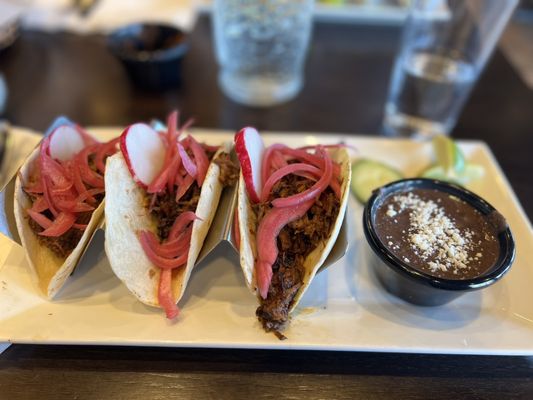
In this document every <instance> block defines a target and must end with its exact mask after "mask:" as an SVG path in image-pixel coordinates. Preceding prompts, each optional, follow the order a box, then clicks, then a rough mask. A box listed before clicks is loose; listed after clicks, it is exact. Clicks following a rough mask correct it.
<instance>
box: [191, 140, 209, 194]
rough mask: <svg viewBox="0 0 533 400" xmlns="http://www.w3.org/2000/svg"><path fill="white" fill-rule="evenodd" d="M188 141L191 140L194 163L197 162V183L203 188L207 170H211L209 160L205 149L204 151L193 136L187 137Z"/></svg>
mask: <svg viewBox="0 0 533 400" xmlns="http://www.w3.org/2000/svg"><path fill="white" fill-rule="evenodd" d="M187 139H189V148H190V149H191V150H192V153H193V155H194V161H196V167H197V176H196V183H197V184H198V186H202V184H203V183H204V179H205V176H206V174H207V169H208V168H209V159H208V158H207V155H206V154H205V151H204V149H202V146H200V143H198V142H197V141H196V140H195V139H194V138H193V137H192V136H189V137H187Z"/></svg>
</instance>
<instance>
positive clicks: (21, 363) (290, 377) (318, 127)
mask: <svg viewBox="0 0 533 400" xmlns="http://www.w3.org/2000/svg"><path fill="white" fill-rule="evenodd" d="M397 39H398V29H397V28H394V27H377V26H353V25H335V24H327V23H320V24H318V25H317V26H316V29H315V31H314V37H313V43H312V46H311V51H310V55H309V59H308V63H307V70H306V85H305V88H304V90H303V91H302V93H301V94H300V96H299V97H298V98H297V99H295V100H294V101H292V102H290V103H287V104H285V105H281V106H278V107H274V108H271V109H266V110H263V109H254V108H247V107H242V106H239V105H237V104H234V103H232V102H231V101H230V100H228V99H226V98H225V97H224V96H223V95H222V94H221V93H220V91H219V89H218V87H217V84H216V73H217V68H216V64H215V60H214V57H213V48H212V41H211V33H210V27H209V21H208V20H207V19H206V18H202V19H200V21H199V23H198V25H197V27H196V29H195V30H194V32H193V33H192V35H191V38H190V41H191V48H190V52H189V53H188V55H187V57H186V58H185V60H184V65H183V76H184V83H183V85H182V87H181V88H180V89H179V90H169V91H168V92H165V93H152V94H150V93H143V92H140V91H138V90H136V89H135V88H134V86H132V84H131V83H130V82H129V80H128V78H127V77H126V74H125V72H124V70H123V69H122V66H121V64H120V63H119V62H118V61H117V60H116V59H115V58H114V57H113V56H112V55H111V54H109V52H108V51H107V49H106V47H105V40H104V38H102V37H99V36H84V37H80V36H75V35H69V34H46V33H42V32H29V31H26V32H23V33H22V37H21V38H20V40H19V41H18V42H17V43H16V44H15V45H14V46H13V47H12V48H11V49H9V50H8V51H7V52H5V53H4V54H1V55H0V71H1V72H2V73H4V75H5V77H6V80H7V84H8V87H9V99H8V105H7V110H6V115H5V117H7V118H8V119H9V120H10V121H12V122H13V123H14V124H17V125H24V126H29V127H31V128H35V129H39V130H42V129H44V128H45V127H46V126H47V125H48V124H49V123H50V121H52V120H53V118H55V117H56V116H57V115H58V114H66V115H68V116H69V117H71V118H72V119H74V120H76V121H78V122H79V123H81V124H83V125H122V126H123V125H126V124H129V123H131V122H133V121H139V120H148V119H150V118H152V117H159V118H163V117H164V116H165V115H166V114H167V112H168V111H169V110H172V109H174V108H179V109H180V110H181V111H182V113H183V115H185V116H194V117H195V118H196V121H197V125H198V126H202V127H211V128H224V129H238V128H239V127H242V126H243V125H246V124H253V125H255V126H257V127H258V128H259V129H270V130H287V131H308V132H313V131H316V132H327V133H335V132H338V133H354V134H355V133H366V134H376V133H377V132H379V130H380V124H381V119H382V110H383V104H384V99H385V96H386V91H387V85H388V77H389V72H390V68H391V62H392V59H393V56H394V50H395V47H396V44H397ZM532 104H533V92H532V91H530V90H528V89H527V88H526V87H525V86H524V84H523V83H522V82H521V81H520V79H519V78H518V76H517V75H516V74H515V72H514V71H513V70H512V67H511V66H510V65H509V64H508V63H507V61H506V60H505V58H504V57H503V56H502V55H501V54H500V53H496V54H495V56H494V57H493V59H492V61H491V63H490V64H489V66H488V68H487V69H486V71H485V73H484V74H483V76H482V78H481V79H480V81H479V83H478V85H477V87H476V88H475V90H474V92H473V94H472V97H471V99H470V101H469V102H468V104H467V105H466V107H465V109H464V112H463V114H462V116H461V119H460V121H459V123H458V125H457V127H456V129H455V130H454V132H453V136H454V137H456V138H472V139H481V140H485V141H486V142H487V143H488V144H489V145H490V147H491V149H492V150H493V151H494V153H495V155H496V157H497V159H498V161H499V162H500V165H501V166H502V168H503V170H504V172H505V173H506V175H507V177H508V178H509V180H510V182H511V184H512V186H513V188H514V189H515V191H516V193H517V195H518V197H519V199H520V200H521V202H522V204H523V206H524V208H525V210H526V212H527V214H528V215H529V217H530V218H531V217H532V216H533V185H532V184H531V182H532V180H531V176H530V175H531V174H532V173H533V157H532V156H531V154H530V153H531V151H532V149H533V109H532ZM532 340H533V337H532ZM532 377H533V359H531V358H528V357H493V356H490V357H489V356H485V357H483V356H475V357H474V356H453V355H442V356H439V355H408V354H406V355H404V354H373V353H343V352H313V351H297V352H296V351H257V350H256V351H253V350H212V349H201V350H198V349H159V348H119V347H82V346H30V345H14V346H12V347H11V348H9V349H8V350H6V352H5V353H4V354H3V355H1V356H0V398H6V399H28V398H38V399H59V398H72V399H108V398H123V399H143V400H146V399H152V398H154V399H174V398H176V399H178V398H179V399H188V398H194V399H199V398H216V399H219V398H221V399H226V398H227V399H233V398H272V399H290V398H309V399H329V398H338V399H354V398H361V399H381V398H383V399H390V398H409V399H415V398H419V399H426V398H443V399H444V398H445V399H450V398H472V399H479V398H498V399H500V398H509V397H517V398H531V396H532V393H533V379H532Z"/></svg>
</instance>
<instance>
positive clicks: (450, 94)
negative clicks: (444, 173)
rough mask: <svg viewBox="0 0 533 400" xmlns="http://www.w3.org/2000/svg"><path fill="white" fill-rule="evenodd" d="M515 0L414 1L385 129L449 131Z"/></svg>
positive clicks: (423, 133)
mask: <svg viewBox="0 0 533 400" xmlns="http://www.w3.org/2000/svg"><path fill="white" fill-rule="evenodd" d="M517 3H518V0H414V1H413V3H412V6H411V10H410V13H409V16H408V18H407V21H406V23H405V26H404V31H403V36H402V41H401V46H400V49H399V51H398V54H397V56H396V61H395V64H394V68H393V72H392V76H391V81H390V86H389V95H388V98H387V102H386V105H385V119H384V133H385V134H387V135H393V136H409V137H418V138H428V137H432V136H434V135H435V134H439V133H440V134H449V133H450V131H451V130H452V129H453V127H454V125H455V123H456V121H457V118H458V116H459V113H460V112H461V109H462V107H463V105H464V103H465V101H466V99H467V98H468V95H469V93H470V91H471V89H472V87H473V85H474V83H475V81H476V80H477V78H478V76H479V74H480V72H481V70H482V69H483V67H484V66H485V64H486V62H487V59H488V58H489V56H490V54H491V53H492V51H493V49H494V47H495V45H496V43H497V41H498V39H499V37H500V35H501V33H502V31H503V29H504V27H505V25H506V24H507V22H508V20H509V18H510V16H511V14H512V12H513V10H514V8H515V7H516V5H517Z"/></svg>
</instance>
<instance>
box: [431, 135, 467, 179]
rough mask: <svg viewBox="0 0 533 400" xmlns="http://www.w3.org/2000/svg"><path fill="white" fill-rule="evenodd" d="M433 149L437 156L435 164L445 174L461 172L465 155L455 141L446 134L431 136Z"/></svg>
mask: <svg viewBox="0 0 533 400" xmlns="http://www.w3.org/2000/svg"><path fill="white" fill-rule="evenodd" d="M433 149H434V151H435V156H436V158H437V165H439V166H441V167H442V168H443V169H444V171H447V174H450V173H452V172H456V173H458V174H460V173H462V172H463V171H464V169H465V164H466V163H465V156H464V154H463V152H462V151H461V149H460V148H459V146H457V143H455V142H454V141H453V140H452V139H450V138H449V137H448V136H444V135H437V136H435V137H434V138H433Z"/></svg>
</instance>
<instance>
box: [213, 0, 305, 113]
mask: <svg viewBox="0 0 533 400" xmlns="http://www.w3.org/2000/svg"><path fill="white" fill-rule="evenodd" d="M313 5H314V0H215V2H214V9H213V23H214V26H213V28H214V29H213V31H214V35H215V46H216V55H217V59H218V63H219V66H220V70H219V77H218V81H219V85H220V87H221V88H222V91H223V92H224V93H225V94H226V95H227V96H228V97H230V98H231V99H233V100H234V101H236V102H238V103H241V104H246V105H251V106H272V105H275V104H278V103H282V102H285V101H288V100H290V99H292V98H293V97H295V96H296V95H297V94H298V92H299V91H300V89H301V88H302V84H303V78H302V70H303V66H304V61H305V55H306V52H307V47H308V43H309V38H310V35H311V26H312V12H313Z"/></svg>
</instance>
